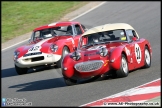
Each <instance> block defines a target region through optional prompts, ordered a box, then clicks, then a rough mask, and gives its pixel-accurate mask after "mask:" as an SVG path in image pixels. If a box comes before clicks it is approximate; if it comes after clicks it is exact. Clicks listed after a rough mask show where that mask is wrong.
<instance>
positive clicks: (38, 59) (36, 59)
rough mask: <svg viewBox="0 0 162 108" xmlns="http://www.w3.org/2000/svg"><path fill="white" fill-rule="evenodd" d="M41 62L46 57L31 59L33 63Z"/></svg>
mask: <svg viewBox="0 0 162 108" xmlns="http://www.w3.org/2000/svg"><path fill="white" fill-rule="evenodd" d="M40 60H44V56H40V57H34V58H31V61H32V62H34V61H40Z"/></svg>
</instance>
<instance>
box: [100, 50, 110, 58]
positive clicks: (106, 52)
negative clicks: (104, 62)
mask: <svg viewBox="0 0 162 108" xmlns="http://www.w3.org/2000/svg"><path fill="white" fill-rule="evenodd" d="M99 54H100V56H102V57H105V56H107V54H108V50H107V48H101V49H99Z"/></svg>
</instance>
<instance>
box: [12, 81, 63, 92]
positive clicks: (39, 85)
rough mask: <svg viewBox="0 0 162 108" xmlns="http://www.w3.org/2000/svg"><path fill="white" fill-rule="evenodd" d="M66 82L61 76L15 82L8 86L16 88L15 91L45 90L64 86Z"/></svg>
mask: <svg viewBox="0 0 162 108" xmlns="http://www.w3.org/2000/svg"><path fill="white" fill-rule="evenodd" d="M64 86H66V84H65V83H64V80H63V78H53V79H46V80H39V81H33V82H28V83H23V84H17V85H13V86H10V87H9V88H18V90H17V92H23V91H36V90H45V89H52V88H58V87H64Z"/></svg>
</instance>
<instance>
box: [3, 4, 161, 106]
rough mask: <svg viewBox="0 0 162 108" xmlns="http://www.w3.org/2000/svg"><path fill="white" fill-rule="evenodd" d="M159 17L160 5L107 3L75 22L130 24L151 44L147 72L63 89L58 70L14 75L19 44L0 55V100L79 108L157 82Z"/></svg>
mask: <svg viewBox="0 0 162 108" xmlns="http://www.w3.org/2000/svg"><path fill="white" fill-rule="evenodd" d="M160 16H161V15H160V2H107V3H105V4H104V5H102V6H100V7H98V8H96V9H95V10H93V11H91V12H89V13H87V14H85V15H84V16H81V17H79V18H77V19H75V21H80V22H82V23H83V24H85V25H86V26H87V27H93V26H97V25H102V24H105V23H118V22H119V23H120V22H124V23H129V24H131V25H132V26H133V27H134V28H135V29H136V31H137V32H138V34H139V36H140V37H143V38H146V39H148V40H149V41H150V43H151V46H152V49H153V56H152V65H151V67H150V68H149V69H138V70H135V71H133V72H131V73H129V76H128V77H126V78H117V79H111V78H103V79H100V80H92V81H91V80H90V81H83V82H81V84H78V85H75V86H66V85H65V83H64V80H63V78H62V74H61V70H60V69H55V68H52V69H45V68H42V69H40V70H37V71H36V72H33V71H29V73H28V74H25V75H17V73H16V71H15V69H14V62H13V59H12V57H13V52H14V50H15V48H16V47H18V46H20V45H23V44H26V43H22V44H19V45H17V46H14V47H12V48H9V49H7V50H5V51H2V52H1V53H2V56H1V57H2V61H1V63H2V64H1V66H2V68H1V81H2V82H1V89H2V90H1V94H2V95H1V96H2V97H4V98H11V99H13V98H18V99H22V98H25V99H26V100H27V101H26V102H32V105H33V106H80V105H83V104H86V103H88V102H91V101H95V100H98V99H101V98H104V97H107V96H110V95H113V94H116V93H119V92H122V91H124V90H127V89H131V88H133V87H136V86H139V85H141V84H144V83H147V82H150V81H152V80H155V79H158V78H160V75H161V69H160V67H161V62H160V59H161V50H160V49H161V48H160V46H161V45H160V35H161V32H160V28H161V26H160V23H161V22H160V21H161V20H160Z"/></svg>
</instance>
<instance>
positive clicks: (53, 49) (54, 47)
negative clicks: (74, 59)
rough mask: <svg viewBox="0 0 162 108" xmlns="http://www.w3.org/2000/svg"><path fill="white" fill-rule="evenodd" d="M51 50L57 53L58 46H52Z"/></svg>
mask: <svg viewBox="0 0 162 108" xmlns="http://www.w3.org/2000/svg"><path fill="white" fill-rule="evenodd" d="M50 49H51V51H52V52H56V51H57V50H58V46H57V45H56V44H52V45H51V46H50Z"/></svg>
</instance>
